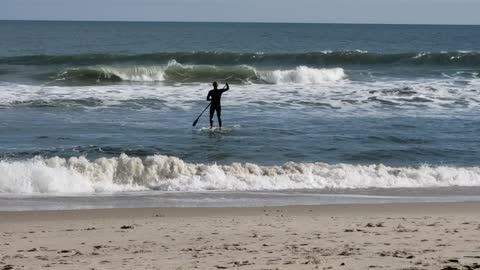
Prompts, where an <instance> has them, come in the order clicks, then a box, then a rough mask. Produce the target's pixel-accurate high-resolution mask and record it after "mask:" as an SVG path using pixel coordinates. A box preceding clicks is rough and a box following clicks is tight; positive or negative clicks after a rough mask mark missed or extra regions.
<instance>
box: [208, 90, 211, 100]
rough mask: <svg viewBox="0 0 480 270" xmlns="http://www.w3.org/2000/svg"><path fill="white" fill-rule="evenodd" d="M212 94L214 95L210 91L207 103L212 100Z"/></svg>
mask: <svg viewBox="0 0 480 270" xmlns="http://www.w3.org/2000/svg"><path fill="white" fill-rule="evenodd" d="M211 93H212V91H208V95H207V101H210V100H212V95H211Z"/></svg>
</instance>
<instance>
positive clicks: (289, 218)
mask: <svg viewBox="0 0 480 270" xmlns="http://www.w3.org/2000/svg"><path fill="white" fill-rule="evenodd" d="M479 218H480V203H431V204H387V205H330V206H293V207H272V208H142V209H104V210H103V209H102V210H73V211H34V212H0V232H1V235H0V269H43V268H48V269H194V268H197V269H232V268H239V269H370V268H372V269H476V268H480V219H479Z"/></svg>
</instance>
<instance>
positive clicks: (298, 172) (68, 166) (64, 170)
mask: <svg viewBox="0 0 480 270" xmlns="http://www.w3.org/2000/svg"><path fill="white" fill-rule="evenodd" d="M0 175H1V177H0V193H11V194H38V193H44V194H58V193H96V192H119V191H137V190H162V191H206V190H221V191H256V190H291V189H335V188H342V189H343V188H352V189H355V188H371V187H376V188H399V187H412V188H420V187H449V186H480V167H448V166H420V167H417V168H414V167H388V166H384V165H381V164H379V165H349V164H335V165H329V164H325V163H294V162H288V163H285V164H284V165H282V166H260V165H257V164H250V163H246V164H240V163H233V164H231V165H215V164H213V165H209V164H192V163H187V162H184V161H183V160H181V159H179V158H176V157H171V156H162V155H155V156H148V157H145V158H137V157H129V156H127V155H125V154H122V155H120V156H119V157H117V158H99V159H96V160H93V161H89V160H87V159H86V158H84V157H72V158H69V159H63V158H59V157H53V158H48V159H45V158H41V157H36V158H32V159H29V160H22V161H8V160H3V161H0Z"/></svg>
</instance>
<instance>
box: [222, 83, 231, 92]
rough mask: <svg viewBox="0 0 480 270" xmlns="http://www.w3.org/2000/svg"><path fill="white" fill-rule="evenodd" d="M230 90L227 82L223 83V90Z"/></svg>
mask: <svg viewBox="0 0 480 270" xmlns="http://www.w3.org/2000/svg"><path fill="white" fill-rule="evenodd" d="M228 90H230V85H228V83H225V87H224V88H223V92H226V91H228Z"/></svg>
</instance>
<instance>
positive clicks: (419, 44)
mask: <svg viewBox="0 0 480 270" xmlns="http://www.w3.org/2000/svg"><path fill="white" fill-rule="evenodd" d="M0 36H1V37H2V42H1V43H0V159H1V161H0V193H3V194H9V196H12V194H13V196H14V197H15V196H25V195H32V194H33V195H35V194H37V195H38V194H44V195H47V196H52V195H53V196H57V195H58V196H60V195H62V194H70V193H72V194H98V193H100V194H101V193H102V192H135V191H136V190H142V191H147V192H151V193H153V195H152V196H156V195H155V194H156V193H155V192H156V191H162V192H158V196H161V195H160V194H165V193H163V192H169V191H187V192H205V191H225V192H242V191H268V192H271V191H276V190H280V191H285V190H298V189H302V190H309V192H312V191H315V190H317V191H318V192H322V194H323V193H325V190H328V189H331V190H338V189H345V188H348V189H351V192H353V193H355V190H356V189H367V190H368V189H369V188H381V189H388V188H402V189H401V192H399V194H400V195H402V196H406V195H409V194H408V193H409V192H411V189H412V188H414V189H418V188H433V187H435V188H447V189H448V188H451V187H454V186H465V187H477V186H480V169H479V168H478V167H477V166H478V165H479V158H480V139H479V138H480V136H479V135H480V117H479V114H478V112H479V108H480V107H479V106H480V98H478V93H479V92H480V78H479V72H480V26H422V25H419V26H410V25H408V26H407V25H336V24H248V23H133V22H132V23H122V22H24V21H15V22H13V21H1V22H0ZM214 80H216V81H219V83H220V85H221V86H223V83H224V82H229V83H230V84H231V90H230V91H228V92H226V93H225V94H224V96H223V100H222V103H223V111H222V119H223V122H224V129H223V130H222V131H218V130H216V131H210V130H208V115H204V116H203V117H202V118H201V119H200V121H199V124H198V125H197V126H196V127H192V122H193V120H195V118H196V117H197V116H198V114H199V113H200V112H201V111H202V110H203V108H204V107H205V106H206V105H207V104H208V103H207V102H206V101H205V98H206V94H207V92H208V90H210V89H211V82H212V81H214ZM207 114H208V112H207ZM214 119H215V120H216V118H214ZM125 155H126V156H125ZM165 156H170V157H175V158H178V159H175V160H169V161H166V160H164V159H163V158H164V157H165ZM72 158H73V159H72ZM288 162H290V163H288ZM237 163H240V165H238V166H239V167H238V166H237V165H236V164H237ZM286 163H287V165H284V164H286ZM222 166H223V167H222ZM385 168H386V169H385ZM403 188H406V189H403ZM406 190H407V191H406ZM408 190H410V191H408ZM447 193H448V192H447ZM149 194H150V193H149ZM150 195H151V194H150ZM150 195H149V196H150ZM456 195H458V194H456ZM468 195H469V196H473V195H472V194H468ZM9 198H10V197H9ZM240 204H241V203H240ZM276 204H278V203H276Z"/></svg>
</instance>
